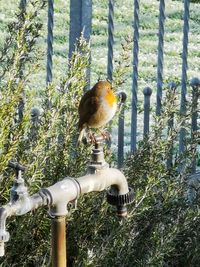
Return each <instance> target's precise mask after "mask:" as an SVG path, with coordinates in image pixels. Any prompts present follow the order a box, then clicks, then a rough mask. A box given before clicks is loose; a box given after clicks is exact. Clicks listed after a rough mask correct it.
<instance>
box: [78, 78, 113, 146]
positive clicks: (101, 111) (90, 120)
mask: <svg viewBox="0 0 200 267" xmlns="http://www.w3.org/2000/svg"><path fill="white" fill-rule="evenodd" d="M116 110H117V96H116V95H115V94H114V92H113V90H112V86H111V83H110V82H109V81H107V80H106V81H98V82H97V83H96V84H95V85H94V87H93V88H92V89H90V90H89V91H87V92H86V93H85V94H84V95H83V96H82V98H81V101H80V104H79V108H78V112H79V123H78V129H79V137H78V144H80V143H81V141H82V138H83V135H84V132H85V129H86V128H101V127H103V126H104V125H106V124H107V123H108V122H109V121H110V120H111V119H112V118H113V116H114V115H115V112H116Z"/></svg>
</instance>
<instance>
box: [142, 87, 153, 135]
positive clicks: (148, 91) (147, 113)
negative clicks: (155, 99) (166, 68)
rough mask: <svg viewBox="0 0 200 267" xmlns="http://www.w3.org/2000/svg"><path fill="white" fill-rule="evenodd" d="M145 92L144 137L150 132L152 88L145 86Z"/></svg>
mask: <svg viewBox="0 0 200 267" xmlns="http://www.w3.org/2000/svg"><path fill="white" fill-rule="evenodd" d="M143 94H144V127H143V139H144V138H145V137H146V136H147V135H148V134H149V121H150V120H149V118H150V98H151V94H152V89H151V88H150V87H145V88H144V90H143Z"/></svg>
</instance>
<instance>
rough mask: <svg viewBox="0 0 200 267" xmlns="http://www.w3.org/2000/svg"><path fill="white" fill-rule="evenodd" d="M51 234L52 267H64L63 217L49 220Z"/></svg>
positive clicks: (64, 234) (65, 259)
mask: <svg viewBox="0 0 200 267" xmlns="http://www.w3.org/2000/svg"><path fill="white" fill-rule="evenodd" d="M51 233H52V237H51V249H52V266H53V267H65V266H67V256H66V254H67V253H66V227H65V216H56V217H55V218H52V219H51Z"/></svg>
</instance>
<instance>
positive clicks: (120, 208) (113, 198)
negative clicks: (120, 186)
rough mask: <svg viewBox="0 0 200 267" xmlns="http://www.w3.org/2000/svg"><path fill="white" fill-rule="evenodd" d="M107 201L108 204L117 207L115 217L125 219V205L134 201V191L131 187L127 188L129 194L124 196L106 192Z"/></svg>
mask: <svg viewBox="0 0 200 267" xmlns="http://www.w3.org/2000/svg"><path fill="white" fill-rule="evenodd" d="M107 201H108V203H109V204H111V205H114V206H117V215H118V216H119V217H125V216H127V209H126V205H127V204H130V203H132V202H133V201H134V191H133V189H132V188H131V187H129V192H128V193H126V194H124V195H116V194H112V192H111V191H108V192H107Z"/></svg>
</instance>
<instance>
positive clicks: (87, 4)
mask: <svg viewBox="0 0 200 267" xmlns="http://www.w3.org/2000/svg"><path fill="white" fill-rule="evenodd" d="M165 3H167V1H165V0H160V2H159V20H158V22H159V27H158V35H157V36H158V46H157V77H156V81H157V93H156V115H157V116H159V115H160V114H161V112H162V94H163V92H162V91H163V66H164V35H165V18H166V14H165ZM114 4H115V1H114V0H109V1H108V28H107V29H108V41H107V45H108V50H107V51H108V54H107V77H108V78H109V79H110V80H112V76H113V46H114ZM25 5H26V0H21V7H22V8H24V6H25ZM133 7H134V10H133V62H132V66H133V68H132V69H133V71H132V101H131V138H130V140H131V142H130V143H131V144H130V150H131V152H133V153H134V152H135V151H136V150H137V142H138V140H137V136H138V129H137V125H138V122H137V119H138V100H137V95H138V72H139V69H138V63H139V48H140V47H139V33H140V1H139V0H134V5H133ZM92 10H93V9H92V0H70V31H69V58H70V57H71V55H72V53H73V50H74V47H75V43H76V40H77V38H79V37H80V36H81V33H82V32H83V36H84V37H85V38H86V39H87V40H88V41H89V39H90V35H91V30H92ZM53 22H54V0H48V36H47V67H46V70H47V74H46V83H47V84H48V83H50V82H51V81H52V67H53V66H52V55H53V26H54V23H53ZM189 22H190V1H189V0H184V1H183V31H182V76H181V99H180V114H182V115H183V116H184V115H185V114H186V96H187V86H188V77H187V69H188V64H187V58H188V35H189ZM191 78H192V77H190V80H191V83H190V86H191V87H192V96H193V97H192V103H193V106H194V107H195V106H196V107H197V103H198V93H197V89H198V88H200V80H199V79H198V78H192V79H191ZM89 80H90V72H89V71H88V86H89ZM169 87H171V88H174V87H176V84H175V83H173V82H172V83H171V84H170V86H169ZM143 93H144V118H143V136H146V135H147V134H148V133H149V131H150V98H151V94H152V89H151V88H149V87H146V88H144V90H143ZM123 112H124V111H122V114H121V115H120V117H119V123H118V129H119V130H118V167H122V165H123V158H124V120H125V116H124V113H123ZM197 117H198V114H197V111H196V110H195V111H194V112H193V113H192V118H191V121H192V122H191V132H192V134H194V133H195V132H196V131H197V130H198V125H197ZM171 123H173V121H172V122H171ZM166 127H167V125H166ZM185 135H186V132H185V128H184V127H182V129H181V130H180V135H179V153H182V152H183V151H184V149H185V143H184V140H185ZM171 161H172V157H170V158H169V160H168V163H167V164H170V162H171ZM195 170H196V162H195V160H194V163H193V172H195Z"/></svg>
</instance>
